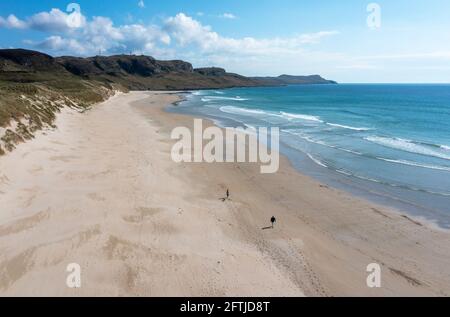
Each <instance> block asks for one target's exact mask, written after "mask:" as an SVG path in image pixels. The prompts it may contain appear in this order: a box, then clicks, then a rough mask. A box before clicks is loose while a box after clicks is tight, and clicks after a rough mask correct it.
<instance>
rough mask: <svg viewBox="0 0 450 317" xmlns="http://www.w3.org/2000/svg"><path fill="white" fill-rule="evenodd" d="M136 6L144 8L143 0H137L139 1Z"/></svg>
mask: <svg viewBox="0 0 450 317" xmlns="http://www.w3.org/2000/svg"><path fill="white" fill-rule="evenodd" d="M138 7H139V8H141V9H144V8H145V2H144V0H139V2H138Z"/></svg>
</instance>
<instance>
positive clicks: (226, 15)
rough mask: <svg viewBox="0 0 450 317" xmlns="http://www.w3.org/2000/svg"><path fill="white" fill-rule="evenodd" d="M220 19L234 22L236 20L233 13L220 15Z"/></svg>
mask: <svg viewBox="0 0 450 317" xmlns="http://www.w3.org/2000/svg"><path fill="white" fill-rule="evenodd" d="M220 17H221V18H224V19H230V20H234V19H236V18H237V16H235V15H234V14H233V13H224V14H221V15H220Z"/></svg>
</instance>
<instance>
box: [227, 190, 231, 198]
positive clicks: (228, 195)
mask: <svg viewBox="0 0 450 317" xmlns="http://www.w3.org/2000/svg"><path fill="white" fill-rule="evenodd" d="M227 199H230V190H229V189H227Z"/></svg>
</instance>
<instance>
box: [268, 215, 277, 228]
mask: <svg viewBox="0 0 450 317" xmlns="http://www.w3.org/2000/svg"><path fill="white" fill-rule="evenodd" d="M270 222H271V223H272V229H273V228H274V226H275V223H276V222H277V218H275V217H272V218H270Z"/></svg>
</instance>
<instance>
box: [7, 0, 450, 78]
mask: <svg viewBox="0 0 450 317" xmlns="http://www.w3.org/2000/svg"><path fill="white" fill-rule="evenodd" d="M372 2H374V3H376V4H377V5H378V7H377V9H378V8H379V9H380V10H381V11H380V15H379V17H380V19H379V20H378V19H377V17H378V16H376V21H377V22H378V21H379V24H376V25H375V26H376V27H370V26H369V25H368V23H367V19H368V16H369V15H370V14H371V12H368V11H367V6H368V5H369V4H370V3H372ZM70 3H71V1H63V0H59V1H58V0H53V1H50V0H40V1H28V0H16V1H9V0H8V1H7V0H0V47H2V48H9V47H24V48H29V49H36V50H40V51H45V52H47V53H49V54H51V55H55V56H57V55H80V56H91V55H96V54H98V53H99V52H101V53H102V54H105V55H111V54H118V53H130V52H132V53H134V54H146V55H152V56H155V57H156V58H161V59H184V60H187V61H190V62H192V63H193V64H194V66H196V67H201V66H212V65H215V66H220V67H224V68H226V69H227V70H229V71H232V72H237V73H240V74H244V75H279V74H283V73H289V74H298V75H300V74H321V75H323V76H324V77H327V78H330V79H334V80H337V81H339V82H399V83H401V82H424V83H432V82H446V83H448V82H450V63H449V62H450V18H449V16H448V15H449V12H450V1H448V0H428V1H423V0H411V1H406V0H395V1H392V0H387V1H385V0H383V1H381V0H380V1H362V0H346V1H336V0H316V1H301V0H278V1H274V0H258V1H256V0H254V1H253V0H223V1H211V0H189V1H186V0H173V1H171V0H166V1H150V0H121V1H92V0H79V1H77V2H76V4H78V6H75V7H73V8H75V9H77V8H78V7H79V8H80V11H78V10H75V11H72V10H70V11H67V6H68V5H69V4H70ZM372 21H373V20H372ZM371 26H374V25H371Z"/></svg>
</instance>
